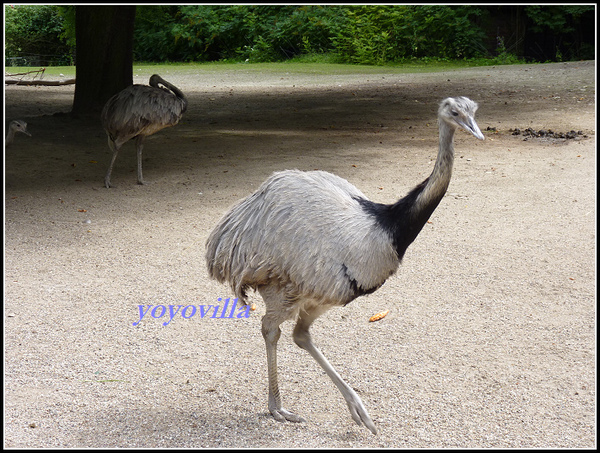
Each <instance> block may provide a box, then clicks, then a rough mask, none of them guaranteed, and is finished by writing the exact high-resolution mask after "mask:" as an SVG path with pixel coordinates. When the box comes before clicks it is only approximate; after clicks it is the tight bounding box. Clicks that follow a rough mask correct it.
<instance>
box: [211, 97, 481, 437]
mask: <svg viewBox="0 0 600 453" xmlns="http://www.w3.org/2000/svg"><path fill="white" fill-rule="evenodd" d="M476 110H477V104H476V103H475V102H473V101H472V100H470V99H468V98H466V97H458V98H448V99H444V100H443V101H442V102H441V104H440V107H439V112H438V121H439V151H438V155H437V159H436V162H435V165H434V168H433V172H432V173H431V175H430V176H429V177H428V178H427V179H426V180H425V181H423V182H422V183H421V184H419V185H418V186H416V187H415V188H414V189H413V190H412V191H411V192H410V193H408V195H406V196H405V197H404V198H401V199H400V200H398V201H397V202H396V203H394V204H390V205H388V204H380V203H375V202H373V201H370V200H368V199H367V197H366V196H365V195H364V194H363V193H362V192H361V191H360V190H358V189H357V188H356V187H354V186H353V185H352V184H350V183H349V182H348V181H346V180H345V179H342V178H340V177H338V176H335V175H333V174H331V173H327V172H324V171H308V172H302V171H297V170H288V171H282V172H277V173H274V174H273V175H272V176H271V177H269V178H268V179H267V180H266V181H265V182H264V183H263V184H262V185H261V186H260V187H259V188H258V190H257V191H256V192H255V193H253V194H252V195H250V196H248V197H247V198H245V199H243V200H241V201H239V202H238V203H237V204H235V205H234V206H233V207H232V208H231V209H230V210H229V212H227V213H226V214H225V216H224V217H223V218H222V219H221V220H220V221H219V223H218V224H217V225H216V227H215V228H214V230H213V231H212V233H211V234H210V236H209V238H208V240H207V242H206V263H207V267H208V272H209V274H210V276H211V277H213V278H215V279H216V280H218V281H219V282H228V283H229V284H230V285H231V287H232V289H233V291H234V292H235V294H236V296H237V297H238V298H239V300H240V301H243V302H244V303H246V302H247V290H248V289H250V288H252V289H254V290H257V291H258V292H259V293H260V295H261V296H262V298H263V300H264V302H265V304H266V314H265V316H264V317H263V319H262V334H263V337H264V340H265V343H266V347H267V366H268V376H269V403H268V405H269V411H270V412H271V414H272V415H273V417H275V419H276V420H279V421H285V420H289V421H294V422H298V421H303V420H304V419H303V418H302V417H300V416H298V415H296V414H294V413H292V412H290V411H288V410H286V409H284V408H283V407H282V404H281V396H280V394H279V386H278V382H277V341H278V339H279V336H280V334H281V330H280V328H279V326H280V324H281V323H282V322H283V321H286V320H288V319H292V318H297V322H296V326H295V328H294V333H293V338H294V341H295V342H296V344H297V345H298V346H300V347H301V348H303V349H305V350H306V351H308V352H309V353H310V355H312V356H313V358H314V359H315V360H316V361H317V362H318V363H319V365H320V366H321V367H322V368H323V370H325V372H326V373H327V375H328V376H329V377H330V378H331V380H332V381H333V383H334V384H335V385H336V386H337V387H338V389H339V390H340V391H341V392H342V395H343V396H344V398H345V400H346V402H347V404H348V407H349V409H350V414H351V415H352V418H353V419H354V421H356V423H358V424H359V425H360V424H364V425H365V426H366V427H367V428H368V429H369V430H371V432H373V434H376V432H377V430H376V429H375V425H374V424H373V421H372V420H371V417H370V416H369V414H368V413H367V411H366V409H365V407H364V405H363V403H362V401H361V399H360V398H359V397H358V395H357V394H356V392H355V391H354V390H353V389H352V388H351V387H350V386H349V385H348V384H346V382H344V380H343V379H342V378H341V377H340V375H339V374H338V373H337V372H336V371H335V369H334V368H333V366H331V364H330V363H329V362H328V361H327V359H326V358H325V357H324V356H323V354H322V353H321V351H320V350H319V349H318V348H317V347H316V346H315V345H314V343H313V342H312V339H311V336H310V333H309V328H310V326H311V324H312V323H313V321H314V320H315V319H316V318H317V317H318V316H320V315H321V314H323V313H324V312H326V311H327V310H328V309H330V308H331V307H334V306H340V305H346V304H347V303H348V302H350V301H352V300H353V299H355V298H357V297H359V296H362V295H364V294H369V293H372V292H373V291H375V290H377V289H378V288H379V287H380V286H381V285H382V284H383V283H384V282H385V281H386V280H387V278H388V277H390V276H391V275H392V274H394V273H395V272H396V270H397V269H398V266H399V264H400V261H401V260H402V257H403V256H404V252H405V251H406V249H407V247H408V246H409V245H410V244H411V243H412V242H413V241H414V240H415V238H416V237H417V235H418V234H419V232H420V231H421V229H422V228H423V226H424V225H425V223H426V222H427V220H428V219H429V217H430V216H431V214H432V213H433V211H434V210H435V208H436V207H437V205H438V204H439V202H440V201H441V200H442V198H443V197H444V194H445V193H446V190H447V188H448V184H449V183H450V176H451V174H452V165H453V162H454V133H455V131H456V129H457V128H458V127H462V128H464V129H465V130H467V131H469V132H470V133H471V134H473V135H474V136H475V137H477V138H479V139H481V140H483V139H484V136H483V134H482V133H481V131H480V129H479V127H478V126H477V123H476V122H475V118H474V117H475V111H476Z"/></svg>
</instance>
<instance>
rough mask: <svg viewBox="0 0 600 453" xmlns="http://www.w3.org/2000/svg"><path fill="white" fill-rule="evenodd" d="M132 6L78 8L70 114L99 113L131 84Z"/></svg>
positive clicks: (133, 13) (133, 18) (133, 19)
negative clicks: (73, 88)
mask: <svg viewBox="0 0 600 453" xmlns="http://www.w3.org/2000/svg"><path fill="white" fill-rule="evenodd" d="M134 21H135V6H77V7H76V10H75V27H76V28H75V37H76V40H77V45H76V68H75V74H76V80H77V83H76V84H75V98H74V100H73V112H72V113H73V114H75V115H80V114H88V113H94V114H95V113H99V112H100V111H101V110H102V107H103V106H104V104H105V102H106V101H107V100H108V99H109V98H110V97H111V96H112V95H113V94H115V93H117V92H119V91H121V90H122V89H123V88H125V87H128V86H129V85H132V84H133V27H134Z"/></svg>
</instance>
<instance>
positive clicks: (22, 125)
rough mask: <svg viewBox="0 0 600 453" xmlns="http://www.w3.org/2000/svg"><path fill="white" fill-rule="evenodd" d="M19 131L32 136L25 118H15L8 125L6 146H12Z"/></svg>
mask: <svg viewBox="0 0 600 453" xmlns="http://www.w3.org/2000/svg"><path fill="white" fill-rule="evenodd" d="M17 132H21V133H22V134H25V135H28V136H29V137H31V134H30V133H29V131H28V130H27V123H26V122H25V121H23V120H14V121H11V122H10V124H9V125H8V133H7V134H6V139H5V141H4V146H10V145H11V144H12V142H14V140H15V135H16V133H17Z"/></svg>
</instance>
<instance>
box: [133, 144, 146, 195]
mask: <svg viewBox="0 0 600 453" xmlns="http://www.w3.org/2000/svg"><path fill="white" fill-rule="evenodd" d="M144 137H145V136H144V135H138V136H137V137H136V139H135V147H136V149H137V178H138V184H140V185H144V184H146V183H145V182H144V178H143V177H142V150H143V149H144Z"/></svg>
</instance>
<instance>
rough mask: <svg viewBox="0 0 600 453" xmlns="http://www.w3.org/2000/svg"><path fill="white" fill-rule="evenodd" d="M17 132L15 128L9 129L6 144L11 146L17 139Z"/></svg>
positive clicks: (10, 127)
mask: <svg viewBox="0 0 600 453" xmlns="http://www.w3.org/2000/svg"><path fill="white" fill-rule="evenodd" d="M16 133H17V130H16V129H15V128H14V127H13V126H9V127H8V133H7V134H6V140H5V144H7V145H10V144H11V143H12V142H13V140H14V139H15V134H16Z"/></svg>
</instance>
